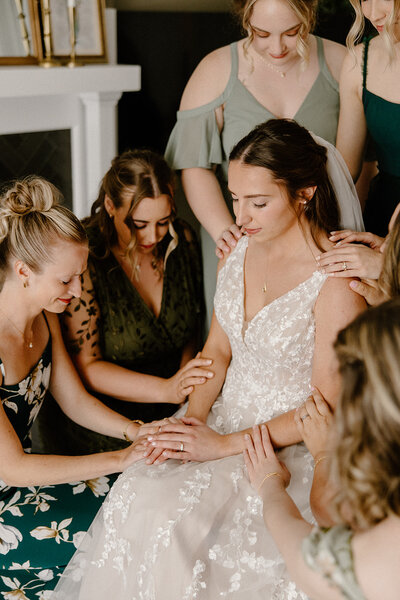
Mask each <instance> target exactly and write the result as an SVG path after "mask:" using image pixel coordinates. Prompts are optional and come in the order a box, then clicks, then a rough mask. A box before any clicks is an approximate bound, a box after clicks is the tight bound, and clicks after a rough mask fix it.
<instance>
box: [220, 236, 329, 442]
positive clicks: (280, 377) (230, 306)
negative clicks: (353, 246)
mask: <svg viewBox="0 0 400 600" xmlns="http://www.w3.org/2000/svg"><path fill="white" fill-rule="evenodd" d="M247 244H248V238H246V237H243V238H242V239H241V240H240V241H239V242H238V245H237V248H236V249H235V251H234V252H233V253H232V254H231V256H230V257H229V258H228V260H227V262H226V264H225V265H224V267H223V268H222V269H221V271H220V273H219V276H218V282H217V291H216V294H215V300H214V306H215V314H216V316H217V318H218V321H219V322H220V324H221V326H222V327H223V329H224V331H225V333H226V334H227V335H228V337H229V342H230V345H231V349H232V360H231V363H230V366H229V369H228V372H227V375H226V379H225V384H224V387H223V389H222V394H221V396H220V398H219V399H218V400H217V402H216V403H215V404H214V406H213V410H212V414H213V415H214V417H215V419H216V426H217V428H218V429H219V430H221V431H224V432H225V433H229V432H231V431H236V430H238V429H244V428H246V427H249V426H251V425H253V423H255V422H256V423H261V422H264V421H268V420H269V419H271V418H272V417H274V416H276V415H278V414H281V413H283V412H286V411H288V410H291V409H292V408H296V407H297V406H299V405H300V404H301V403H302V402H304V400H305V398H306V397H307V396H308V394H309V393H310V381H311V372H312V362H313V353H314V337H315V319H314V312H313V308H314V305H315V302H316V299H317V297H318V294H319V292H320V289H321V287H322V285H323V283H324V282H325V280H326V275H323V274H322V273H320V272H319V271H314V273H313V274H312V275H311V277H310V278H309V279H307V280H306V281H303V282H302V283H300V284H299V285H298V286H297V287H295V288H294V289H292V290H290V291H289V292H287V293H286V294H284V295H283V296H280V297H279V298H277V299H276V300H274V301H273V302H271V303H270V304H267V305H266V306H264V308H262V309H261V310H260V311H259V312H258V313H257V314H256V315H255V316H254V317H253V319H252V320H251V321H250V322H248V323H247V324H246V323H245V320H244V278H243V265H244V259H245V255H246V250H247ZM227 400H228V401H227Z"/></svg>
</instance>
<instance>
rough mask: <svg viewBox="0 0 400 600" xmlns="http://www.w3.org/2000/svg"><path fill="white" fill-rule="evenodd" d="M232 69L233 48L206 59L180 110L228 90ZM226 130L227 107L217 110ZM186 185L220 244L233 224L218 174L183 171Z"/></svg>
mask: <svg viewBox="0 0 400 600" xmlns="http://www.w3.org/2000/svg"><path fill="white" fill-rule="evenodd" d="M230 68H231V60H230V48H229V46H226V47H224V48H219V49H218V50H215V51H214V52H212V53H211V54H209V55H208V56H206V57H205V58H204V59H203V60H202V61H201V62H200V64H199V65H198V67H197V68H196V69H195V71H194V72H193V74H192V76H191V78H190V79H189V81H188V83H187V85H186V88H185V90H184V92H183V96H182V100H181V105H180V110H182V111H184V110H191V109H194V108H198V107H200V106H205V105H206V104H208V103H210V102H212V101H213V100H215V99H216V98H218V97H219V96H220V95H221V94H222V92H223V91H224V89H225V87H226V84H227V83H228V79H229V73H230ZM215 119H216V121H217V126H218V128H219V131H221V130H222V127H223V123H224V119H223V107H222V106H221V107H218V108H217V109H216V111H215ZM182 185H183V189H184V192H185V196H186V198H187V201H188V203H189V205H190V207H191V209H192V210H193V212H194V214H195V216H196V217H197V219H198V220H199V221H200V223H201V224H202V225H203V227H205V229H206V230H207V231H208V233H209V234H210V235H211V237H212V238H213V239H214V241H216V240H217V239H218V237H219V236H220V234H221V233H222V231H224V230H225V229H227V228H228V227H229V226H230V225H232V223H233V219H232V216H231V214H230V212H229V210H228V208H227V206H226V202H225V200H224V197H223V194H222V191H221V188H220V185H219V183H218V180H217V178H216V176H215V173H214V171H212V170H211V169H205V168H200V167H193V168H189V169H183V170H182Z"/></svg>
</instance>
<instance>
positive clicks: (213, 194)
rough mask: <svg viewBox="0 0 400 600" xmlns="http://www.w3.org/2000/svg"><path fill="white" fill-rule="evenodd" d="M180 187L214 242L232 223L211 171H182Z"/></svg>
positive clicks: (216, 180) (199, 169) (196, 169)
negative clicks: (181, 186)
mask: <svg viewBox="0 0 400 600" xmlns="http://www.w3.org/2000/svg"><path fill="white" fill-rule="evenodd" d="M182 185H183V189H184V192H185V196H186V198H187V201H188V203H189V205H190V207H191V209H192V211H193V212H194V214H195V216H196V217H197V219H198V220H199V221H200V223H201V224H202V225H203V227H204V228H205V229H206V230H207V231H208V233H209V234H210V235H211V237H212V238H213V240H214V241H217V239H218V238H219V236H220V235H221V233H222V232H223V231H224V230H225V229H227V228H228V227H229V226H230V225H232V223H233V218H232V215H231V213H230V212H229V210H228V207H227V205H226V202H225V199H224V196H223V194H222V191H221V188H220V185H219V183H218V179H217V178H216V176H215V173H214V172H213V171H212V170H211V169H201V168H193V169H184V170H183V171H182Z"/></svg>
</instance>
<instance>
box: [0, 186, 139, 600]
mask: <svg viewBox="0 0 400 600" xmlns="http://www.w3.org/2000/svg"><path fill="white" fill-rule="evenodd" d="M58 197H59V193H58V191H57V190H56V188H54V186H52V185H51V184H50V183H48V182H47V181H45V180H44V179H40V178H37V177H31V178H27V179H25V180H23V181H20V182H17V183H15V185H14V186H13V187H11V188H10V189H9V190H8V191H7V192H5V193H4V195H3V196H2V197H1V199H0V275H1V291H0V331H1V336H0V370H1V374H0V399H1V403H0V478H1V479H0V592H1V594H2V596H4V598H20V599H30V600H33V599H35V600H37V597H38V596H40V598H43V599H45V598H49V595H48V594H49V593H50V592H49V590H51V589H53V588H54V586H55V584H56V580H57V579H58V576H59V575H60V573H61V572H62V571H63V569H64V567H65V565H66V564H67V563H68V561H69V559H70V557H71V556H72V554H73V552H74V550H75V549H76V548H77V547H78V544H79V541H80V540H81V538H82V536H83V534H84V532H85V531H86V530H87V529H88V527H89V525H90V523H91V521H92V519H93V517H94V516H95V514H96V512H97V510H98V509H99V507H100V505H101V504H102V502H103V500H104V498H105V497H106V495H107V492H108V491H109V489H110V485H111V483H112V482H113V480H114V476H111V477H110V474H112V473H117V472H120V471H123V470H124V469H125V468H126V467H128V466H129V465H131V464H132V463H133V462H135V461H136V460H139V459H140V458H141V455H142V454H141V453H140V451H139V450H140V444H139V445H137V442H136V441H137V440H139V438H138V437H137V436H138V432H139V429H140V427H139V426H138V425H137V424H135V423H131V421H130V420H129V419H127V418H126V417H123V416H122V415H119V414H117V413H115V412H113V411H112V410H110V409H109V408H107V407H106V406H104V405H103V404H102V403H101V402H99V401H98V400H96V399H95V398H94V397H93V396H90V395H89V394H88V393H87V392H86V390H85V388H84V387H83V385H82V383H81V381H80V379H79V377H78V375H77V373H76V371H75V369H74V367H73V366H72V363H71V360H70V358H69V356H68V354H67V352H66V350H65V347H64V344H63V340H62V336H61V332H60V327H59V323H58V318H57V315H58V314H60V313H62V312H63V311H64V310H65V309H66V308H67V306H68V305H69V304H70V303H71V301H72V299H73V298H79V296H80V294H81V275H82V273H83V272H84V270H85V269H86V261H87V256H88V244H87V238H86V234H85V231H84V229H83V228H82V225H81V224H80V222H79V221H78V219H77V218H76V217H75V216H74V215H73V214H72V213H71V212H70V211H69V210H68V209H67V208H64V207H63V206H61V205H60V204H58ZM47 390H50V392H51V393H52V395H53V396H54V398H55V399H56V401H57V403H58V404H59V406H60V407H61V409H62V410H63V411H65V413H66V414H68V416H69V417H70V418H71V419H74V420H75V421H76V422H78V423H80V424H81V425H83V426H85V427H88V428H90V429H92V430H96V431H99V432H100V433H102V434H107V435H109V436H112V437H114V438H117V439H121V440H122V439H124V438H125V439H129V440H130V441H131V442H132V441H133V440H135V444H130V445H129V446H128V447H126V448H125V449H123V450H119V451H116V452H108V453H104V454H92V455H90V456H79V457H70V456H55V455H50V456H43V455H40V456H39V455H35V454H31V453H30V447H31V440H30V429H31V427H32V425H33V423H34V421H35V419H36V416H37V414H38V412H39V410H40V408H41V406H42V402H43V399H44V397H45V395H46V392H47ZM53 426H54V424H53ZM55 428H56V430H57V435H59V436H62V431H61V430H60V429H58V428H57V427H55ZM143 431H145V432H146V431H147V432H148V428H147V429H146V427H144V428H143Z"/></svg>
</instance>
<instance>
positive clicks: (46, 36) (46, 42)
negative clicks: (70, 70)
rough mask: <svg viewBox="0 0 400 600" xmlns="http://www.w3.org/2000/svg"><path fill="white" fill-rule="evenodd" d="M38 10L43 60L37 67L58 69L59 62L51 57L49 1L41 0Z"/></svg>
mask: <svg viewBox="0 0 400 600" xmlns="http://www.w3.org/2000/svg"><path fill="white" fill-rule="evenodd" d="M40 8H41V10H42V22H43V46H44V58H43V60H41V61H40V63H39V65H40V66H41V67H45V68H49V67H59V66H60V65H61V62H60V61H59V60H56V59H55V58H53V56H52V54H53V52H52V42H51V19H50V0H41V4H40Z"/></svg>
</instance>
